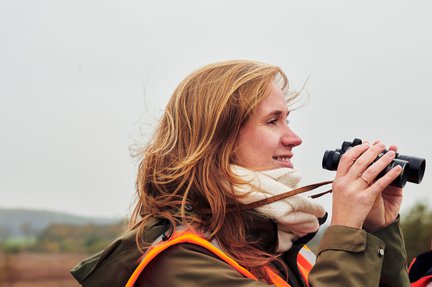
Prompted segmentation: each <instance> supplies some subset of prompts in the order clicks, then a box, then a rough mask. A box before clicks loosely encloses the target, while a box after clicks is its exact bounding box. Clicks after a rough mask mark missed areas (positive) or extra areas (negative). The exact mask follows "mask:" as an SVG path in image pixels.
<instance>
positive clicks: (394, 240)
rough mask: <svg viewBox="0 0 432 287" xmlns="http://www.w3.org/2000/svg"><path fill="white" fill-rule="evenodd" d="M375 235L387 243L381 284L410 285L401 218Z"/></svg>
mask: <svg viewBox="0 0 432 287" xmlns="http://www.w3.org/2000/svg"><path fill="white" fill-rule="evenodd" d="M373 235H375V236H376V237H378V238H380V239H381V240H382V241H384V243H385V245H386V249H385V255H384V261H383V265H382V270H381V280H380V286H386V287H387V286H409V285H410V281H409V276H408V270H407V266H408V265H407V255H406V250H405V242H404V239H403V233H402V229H401V226H400V222H399V218H398V219H397V220H396V221H395V222H394V223H393V224H390V225H389V226H387V227H386V228H383V229H381V230H378V231H375V232H374V233H373Z"/></svg>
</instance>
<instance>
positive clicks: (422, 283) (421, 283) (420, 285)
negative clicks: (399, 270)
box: [408, 258, 432, 287]
mask: <svg viewBox="0 0 432 287" xmlns="http://www.w3.org/2000/svg"><path fill="white" fill-rule="evenodd" d="M416 260H417V258H414V259H413V261H411V264H410V265H409V267H408V272H410V271H411V268H412V267H413V265H414V263H415V262H416ZM430 283H432V274H430V272H429V274H425V275H424V276H423V277H421V278H419V279H418V280H417V281H415V282H411V284H410V286H411V287H427V286H428V285H429V284H430Z"/></svg>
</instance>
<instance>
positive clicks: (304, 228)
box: [231, 165, 325, 252]
mask: <svg viewBox="0 0 432 287" xmlns="http://www.w3.org/2000/svg"><path fill="white" fill-rule="evenodd" d="M231 168H232V170H233V172H234V173H235V174H236V175H238V176H240V177H241V178H242V179H244V180H245V181H246V182H247V184H242V185H237V186H235V190H236V193H237V195H239V196H240V197H239V200H240V202H242V203H243V204H248V203H251V202H255V201H258V200H261V199H265V198H268V197H271V196H273V195H277V194H281V193H284V192H287V191H290V190H292V189H294V188H295V187H296V186H297V184H298V183H299V181H300V179H301V176H300V174H299V172H298V171H296V170H294V169H291V168H278V169H273V170H267V171H261V172H258V171H252V170H249V169H246V168H243V167H240V166H237V165H232V167H231ZM255 210H256V211H258V212H260V213H262V214H264V215H266V216H268V217H269V218H271V219H273V220H274V221H275V222H276V223H277V226H278V242H279V244H278V248H277V252H284V251H287V250H288V249H290V248H291V246H292V243H293V241H295V240H296V239H298V238H300V237H302V236H305V235H306V234H309V233H312V232H316V231H317V230H318V228H319V223H318V218H319V217H323V216H324V215H325V210H324V208H323V207H322V206H321V205H320V204H318V203H317V202H314V201H313V200H311V199H310V198H307V197H305V196H304V195H300V194H297V195H294V196H291V197H288V198H285V199H282V200H279V201H276V202H273V203H271V204H267V205H263V206H260V207H257V208H255Z"/></svg>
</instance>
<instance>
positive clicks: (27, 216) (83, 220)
mask: <svg viewBox="0 0 432 287" xmlns="http://www.w3.org/2000/svg"><path fill="white" fill-rule="evenodd" d="M122 221H123V219H121V218H97V217H83V216H77V215H73V214H68V213H62V212H53V211H47V210H32V209H6V208H0V231H1V232H2V233H3V234H1V235H0V236H4V235H5V233H6V234H7V236H12V237H15V236H23V235H25V233H27V235H29V234H32V235H37V234H38V233H39V232H41V231H42V230H43V229H45V228H46V227H47V226H48V225H50V224H53V223H61V224H73V225H78V226H79V225H86V224H98V225H106V224H113V223H118V222H122Z"/></svg>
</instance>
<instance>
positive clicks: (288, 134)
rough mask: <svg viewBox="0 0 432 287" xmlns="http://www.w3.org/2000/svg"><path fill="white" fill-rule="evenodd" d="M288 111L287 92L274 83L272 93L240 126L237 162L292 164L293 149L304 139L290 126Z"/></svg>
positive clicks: (257, 166) (271, 165) (259, 167)
mask: <svg viewBox="0 0 432 287" xmlns="http://www.w3.org/2000/svg"><path fill="white" fill-rule="evenodd" d="M288 114H289V112H288V107H287V105H286V103H285V100H284V95H283V92H282V90H281V89H280V88H279V87H278V86H276V85H275V84H273V86H272V89H271V91H270V95H269V96H267V97H266V98H264V99H263V100H262V101H261V103H260V104H259V105H258V106H257V108H256V110H255V112H254V113H253V114H252V116H251V118H250V120H249V121H248V122H247V123H246V124H245V126H244V127H243V128H242V129H241V130H240V134H239V137H238V139H237V146H236V151H235V155H236V159H237V164H239V165H241V166H244V167H247V168H251V169H255V170H270V169H276V168H281V167H289V168H292V167H293V164H292V163H291V158H292V156H293V152H292V149H293V148H294V147H295V146H298V145H300V144H301V143H302V140H301V138H300V137H299V136H298V135H297V134H295V133H294V132H293V131H292V130H291V128H290V127H289V126H288V121H287V117H288Z"/></svg>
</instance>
